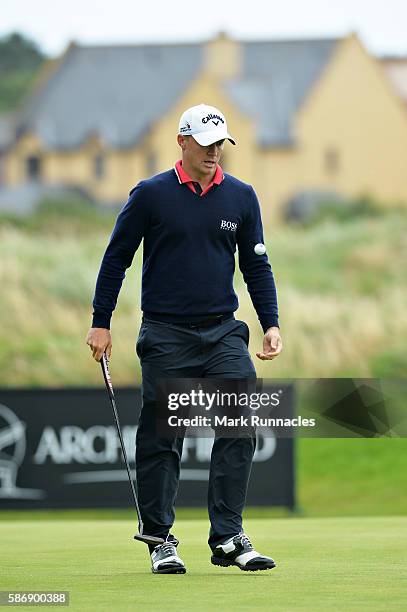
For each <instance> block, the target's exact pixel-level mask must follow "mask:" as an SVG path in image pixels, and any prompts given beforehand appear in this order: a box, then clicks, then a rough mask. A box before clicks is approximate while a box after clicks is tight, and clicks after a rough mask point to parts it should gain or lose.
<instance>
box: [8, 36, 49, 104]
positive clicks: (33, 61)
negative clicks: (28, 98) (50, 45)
mask: <svg viewBox="0 0 407 612" xmlns="http://www.w3.org/2000/svg"><path fill="white" fill-rule="evenodd" d="M44 60H45V55H44V54H43V53H42V51H41V50H40V49H39V47H38V45H37V43H35V42H34V41H33V40H31V39H30V38H27V37H26V36H24V35H23V34H20V33H18V32H13V33H11V34H8V35H7V36H5V37H3V38H0V112H2V111H12V110H14V109H15V108H16V106H17V105H18V103H19V102H20V101H21V99H22V98H23V96H24V95H25V93H26V92H27V91H28V89H29V88H30V86H31V84H32V82H33V79H34V77H35V75H36V74H37V72H38V70H39V68H40V66H41V65H42V63H43V62H44Z"/></svg>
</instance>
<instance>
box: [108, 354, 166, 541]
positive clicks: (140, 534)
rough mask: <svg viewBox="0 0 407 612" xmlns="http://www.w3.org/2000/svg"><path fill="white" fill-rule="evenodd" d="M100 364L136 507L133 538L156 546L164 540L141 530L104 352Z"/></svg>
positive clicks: (141, 524) (139, 514)
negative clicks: (136, 530)
mask: <svg viewBox="0 0 407 612" xmlns="http://www.w3.org/2000/svg"><path fill="white" fill-rule="evenodd" d="M100 365H101V366H102V372H103V378H104V379H105V384H106V389H107V392H108V395H109V398H110V403H111V404H112V408H113V414H114V420H115V422H116V428H117V433H118V435H119V440H120V445H121V448H122V454H123V460H124V463H125V466H126V470H127V476H128V477H129V483H130V488H131V492H132V494H133V500H134V505H135V507H136V512H137V519H138V531H139V532H138V533H136V535H135V536H134V539H135V540H139V541H140V542H145V543H146V544H151V545H153V546H157V544H163V542H164V540H163V538H157V537H155V536H149V535H146V534H145V533H143V531H144V529H143V527H144V526H143V521H142V520H141V513H140V508H139V505H138V501H137V494H136V489H135V488H134V483H133V479H132V477H131V472H130V466H129V462H128V460H127V454H126V449H125V446H124V441H123V436H122V430H121V427H120V421H119V415H118V412H117V408H116V401H115V398H114V392H113V385H112V380H111V378H110V372H109V360H108V358H107V355H106V353H103V355H102V359H101V360H100Z"/></svg>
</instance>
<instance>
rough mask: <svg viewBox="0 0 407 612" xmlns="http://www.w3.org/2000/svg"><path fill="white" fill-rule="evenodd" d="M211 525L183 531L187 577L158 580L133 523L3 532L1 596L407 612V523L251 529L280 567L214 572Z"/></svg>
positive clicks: (362, 520) (249, 525)
mask: <svg viewBox="0 0 407 612" xmlns="http://www.w3.org/2000/svg"><path fill="white" fill-rule="evenodd" d="M207 529H208V524H207V522H206V521H202V520H195V521H188V520H180V521H177V524H176V529H175V530H174V533H175V534H176V535H177V537H179V538H180V540H181V544H180V547H179V553H180V555H181V557H182V558H183V559H184V561H185V563H186V565H187V568H188V573H187V574H186V575H175V576H160V575H152V574H151V570H150V563H149V557H148V554H147V550H146V548H145V547H144V545H142V544H139V543H136V542H134V541H133V540H132V534H133V533H134V523H132V522H128V521H101V520H99V521H94V522H91V521H65V520H61V521H50V522H45V521H44V522H39V521H18V522H17V521H16V522H13V521H4V522H3V523H0V542H1V566H2V567H1V575H0V590H12V589H14V590H30V589H31V590H37V591H38V590H49V591H52V590H65V591H69V592H70V602H71V603H70V607H69V608H68V609H71V610H143V611H144V610H151V611H153V610H154V611H155V612H157V610H162V611H173V610H174V611H177V612H183V611H187V610H193V611H198V610H205V611H212V610H217V611H221V612H224V611H229V610H231V611H235V610H281V611H284V612H287V611H290V610H306V611H310V612H314V611H317V610H321V611H322V610H324V611H327V610H339V611H340V612H341V611H349V610H355V611H356V610H358V611H361V610H366V611H367V610H369V611H377V610H404V609H406V608H405V604H406V601H407V584H406V581H407V576H406V572H407V566H406V549H407V518H405V517H369V518H366V517H348V518H289V519H254V518H253V519H248V520H247V521H246V532H247V533H248V535H249V536H250V537H251V538H252V540H253V542H254V543H255V545H256V547H257V548H258V549H259V550H260V552H264V553H265V554H270V555H272V556H273V557H274V559H275V560H276V563H277V567H276V568H275V569H274V570H272V571H268V572H255V573H246V572H241V571H240V570H239V569H238V568H220V567H214V566H212V565H211V564H210V561H209V557H210V554H209V549H208V547H207V544H206V538H207Z"/></svg>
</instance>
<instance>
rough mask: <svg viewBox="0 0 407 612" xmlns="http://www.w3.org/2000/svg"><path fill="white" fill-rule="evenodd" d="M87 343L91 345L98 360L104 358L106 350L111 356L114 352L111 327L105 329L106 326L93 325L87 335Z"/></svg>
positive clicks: (94, 356)
mask: <svg viewBox="0 0 407 612" xmlns="http://www.w3.org/2000/svg"><path fill="white" fill-rule="evenodd" d="M86 344H88V345H89V346H90V348H91V351H92V354H93V358H94V359H96V361H100V360H101V359H102V355H103V353H104V352H105V351H106V354H107V356H108V357H109V358H110V355H111V353H112V336H111V335H110V330H109V329H105V328H104V327H91V328H90V330H89V332H88V335H87V336H86Z"/></svg>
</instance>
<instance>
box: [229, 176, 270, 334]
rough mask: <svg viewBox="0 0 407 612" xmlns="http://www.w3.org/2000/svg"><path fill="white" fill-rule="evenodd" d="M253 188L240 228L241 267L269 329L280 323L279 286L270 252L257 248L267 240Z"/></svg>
mask: <svg viewBox="0 0 407 612" xmlns="http://www.w3.org/2000/svg"><path fill="white" fill-rule="evenodd" d="M249 189H250V192H249V201H248V207H249V209H248V212H247V216H246V218H245V219H244V221H243V223H242V224H241V227H240V228H239V229H238V232H237V245H238V249H239V267H240V270H241V271H242V274H243V278H244V281H245V283H246V285H247V289H248V291H249V294H250V297H251V300H252V303H253V306H254V308H255V310H256V312H257V316H258V318H259V321H260V324H261V326H262V328H263V331H264V332H265V331H266V330H267V329H268V328H269V327H274V326H276V327H278V326H279V323H278V305H277V290H276V285H275V282H274V276H273V272H272V269H271V266H270V263H269V261H268V257H267V253H265V254H264V255H256V253H255V252H254V247H255V245H256V244H258V243H262V244H263V243H264V237H263V226H262V221H261V213H260V205H259V201H258V199H257V196H256V194H255V192H254V189H253V188H252V187H250V188H249Z"/></svg>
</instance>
